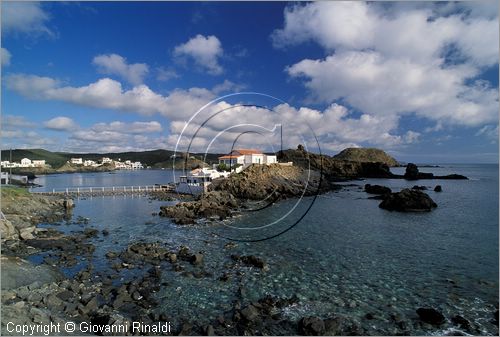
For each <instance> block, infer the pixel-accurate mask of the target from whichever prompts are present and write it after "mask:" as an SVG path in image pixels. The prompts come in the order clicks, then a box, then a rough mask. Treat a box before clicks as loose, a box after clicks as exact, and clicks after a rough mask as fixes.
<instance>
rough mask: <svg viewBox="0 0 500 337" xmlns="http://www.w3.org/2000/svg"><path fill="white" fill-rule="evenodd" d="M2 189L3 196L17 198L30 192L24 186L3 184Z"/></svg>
mask: <svg viewBox="0 0 500 337" xmlns="http://www.w3.org/2000/svg"><path fill="white" fill-rule="evenodd" d="M0 190H1V191H2V198H7V197H10V198H15V197H20V196H27V195H29V194H30V193H29V192H28V190H27V189H26V188H22V187H13V186H2V188H0Z"/></svg>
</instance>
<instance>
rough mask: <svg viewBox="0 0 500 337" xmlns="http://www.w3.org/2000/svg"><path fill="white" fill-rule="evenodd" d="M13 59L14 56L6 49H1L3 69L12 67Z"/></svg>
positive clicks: (0, 55) (0, 56)
mask: <svg viewBox="0 0 500 337" xmlns="http://www.w3.org/2000/svg"><path fill="white" fill-rule="evenodd" d="M11 57H12V55H11V54H10V52H9V51H8V50H7V49H5V48H3V47H2V48H0V58H1V59H2V62H1V64H2V67H5V66H8V65H10V58H11Z"/></svg>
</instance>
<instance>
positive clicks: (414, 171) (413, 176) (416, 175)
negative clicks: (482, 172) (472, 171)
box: [403, 163, 468, 180]
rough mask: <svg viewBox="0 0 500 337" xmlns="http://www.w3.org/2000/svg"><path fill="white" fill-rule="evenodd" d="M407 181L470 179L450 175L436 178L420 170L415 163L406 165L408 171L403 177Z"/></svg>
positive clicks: (459, 175) (458, 175)
mask: <svg viewBox="0 0 500 337" xmlns="http://www.w3.org/2000/svg"><path fill="white" fill-rule="evenodd" d="M403 177H404V178H405V179H406V180H418V179H450V180H451V179H453V180H464V179H468V178H467V177H466V176H463V175H461V174H448V175H445V176H435V175H434V174H433V173H424V172H420V171H419V170H418V167H417V165H415V164H413V163H408V165H406V171H405V174H404V176H403Z"/></svg>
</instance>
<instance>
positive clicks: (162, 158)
mask: <svg viewBox="0 0 500 337" xmlns="http://www.w3.org/2000/svg"><path fill="white" fill-rule="evenodd" d="M174 153H175V152H174V151H170V150H152V151H142V152H119V153H69V152H50V151H47V150H42V149H15V150H12V161H13V162H20V161H21V159H23V158H29V159H31V160H34V159H39V160H45V161H46V163H47V164H49V165H51V166H52V167H53V168H55V169H57V168H60V167H61V166H63V165H64V164H65V163H66V162H67V161H68V160H69V159H70V158H73V157H76V158H83V160H96V161H97V160H100V159H102V157H108V158H111V159H113V160H118V159H120V160H121V161H125V160H130V161H133V162H134V161H140V162H141V163H143V164H144V165H146V166H151V167H156V168H161V167H164V168H171V167H172V160H173V158H174V157H173V155H174ZM1 154H2V160H9V161H10V150H3V151H2V152H1ZM204 157H205V154H204V153H191V154H190V155H189V159H188V166H191V165H194V164H197V163H198V164H199V163H201V161H202V160H203V158H204ZM218 157H219V155H218V154H214V153H210V154H207V156H206V163H207V164H209V165H211V164H213V163H217V162H218V159H217V158H218ZM184 158H185V156H184V154H179V153H178V154H177V156H176V158H175V164H176V166H179V165H180V164H183V163H184Z"/></svg>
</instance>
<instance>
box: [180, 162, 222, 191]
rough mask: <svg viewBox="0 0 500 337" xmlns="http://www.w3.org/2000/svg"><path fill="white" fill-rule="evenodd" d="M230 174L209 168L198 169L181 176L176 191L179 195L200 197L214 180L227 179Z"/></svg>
mask: <svg viewBox="0 0 500 337" xmlns="http://www.w3.org/2000/svg"><path fill="white" fill-rule="evenodd" d="M229 174H230V173H229V172H219V171H217V170H214V169H209V168H197V169H194V170H192V171H191V172H189V174H188V175H186V176H180V177H179V182H178V183H177V187H176V191H177V192H178V193H187V194H193V195H198V194H201V193H202V192H203V191H205V190H206V188H207V186H208V185H210V184H211V183H212V180H213V179H217V178H226V177H227V176H229Z"/></svg>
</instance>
